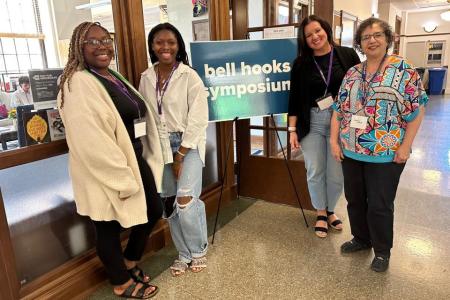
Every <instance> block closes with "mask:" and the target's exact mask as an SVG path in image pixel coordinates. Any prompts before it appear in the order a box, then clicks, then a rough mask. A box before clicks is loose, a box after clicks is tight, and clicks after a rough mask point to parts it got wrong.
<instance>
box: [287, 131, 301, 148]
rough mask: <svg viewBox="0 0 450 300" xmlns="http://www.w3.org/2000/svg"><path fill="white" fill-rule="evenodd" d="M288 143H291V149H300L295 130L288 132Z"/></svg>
mask: <svg viewBox="0 0 450 300" xmlns="http://www.w3.org/2000/svg"><path fill="white" fill-rule="evenodd" d="M289 144H291V149H300V144H299V142H298V136H297V132H295V131H292V132H289Z"/></svg>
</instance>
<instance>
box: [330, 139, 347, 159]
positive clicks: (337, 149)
mask: <svg viewBox="0 0 450 300" xmlns="http://www.w3.org/2000/svg"><path fill="white" fill-rule="evenodd" d="M330 146H331V155H332V156H333V158H334V159H335V160H337V161H339V162H341V161H342V160H343V159H344V154H343V153H342V149H341V145H339V143H338V142H336V141H335V142H331V141H330Z"/></svg>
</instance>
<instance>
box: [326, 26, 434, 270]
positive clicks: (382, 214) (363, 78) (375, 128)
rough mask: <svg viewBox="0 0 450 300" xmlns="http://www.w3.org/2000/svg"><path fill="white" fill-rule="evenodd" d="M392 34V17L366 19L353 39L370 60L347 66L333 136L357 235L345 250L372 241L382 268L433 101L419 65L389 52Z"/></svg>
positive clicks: (377, 267) (375, 263)
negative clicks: (406, 174)
mask: <svg viewBox="0 0 450 300" xmlns="http://www.w3.org/2000/svg"><path fill="white" fill-rule="evenodd" d="M393 40H394V36H393V33H392V30H391V28H390V26H389V24H387V23H386V22H385V21H382V20H379V19H376V18H369V19H367V20H365V21H363V22H362V23H361V25H360V26H359V27H358V29H357V31H356V33H355V38H354V46H355V48H356V49H358V50H359V51H360V52H361V53H363V54H364V55H366V57H367V60H366V61H364V62H363V63H361V64H359V65H357V66H355V67H353V68H351V69H350V70H349V71H348V72H347V74H346V76H345V78H344V80H343V82H342V85H341V88H340V90H339V94H338V97H337V99H336V101H335V103H334V105H333V108H334V110H335V111H334V112H333V117H332V121H331V138H330V142H331V145H332V151H333V156H334V158H335V159H336V160H337V161H342V168H343V173H344V183H345V184H344V191H345V197H346V198H347V201H348V205H347V209H348V214H349V219H350V226H351V231H352V235H353V239H352V240H350V241H348V242H345V243H344V244H343V245H342V246H341V251H342V252H343V253H352V252H356V251H360V250H364V249H370V248H372V247H373V250H374V253H375V257H374V259H373V261H372V264H371V269H372V270H374V271H376V272H384V271H386V270H387V268H388V266H389V259H390V254H391V248H392V241H393V225H394V224H393V223H394V199H395V194H396V192H397V186H398V183H399V179H400V175H401V173H402V171H403V169H404V167H405V163H406V161H407V160H408V158H409V156H410V153H411V145H412V143H413V140H414V137H415V135H416V133H417V130H418V129H419V126H420V123H421V122H422V119H423V115H424V112H425V108H424V106H425V104H426V103H427V101H428V97H427V95H426V94H425V91H424V89H423V86H422V82H421V80H420V77H419V75H418V73H417V71H416V70H415V69H414V67H413V66H412V65H411V64H410V63H409V62H408V61H407V60H405V59H403V58H401V57H399V56H396V55H389V54H388V49H389V48H390V47H391V45H392V42H393Z"/></svg>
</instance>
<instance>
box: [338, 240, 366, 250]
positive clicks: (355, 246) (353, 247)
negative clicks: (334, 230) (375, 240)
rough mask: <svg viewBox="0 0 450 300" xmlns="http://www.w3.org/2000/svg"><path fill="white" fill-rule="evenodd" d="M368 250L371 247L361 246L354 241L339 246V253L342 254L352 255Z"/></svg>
mask: <svg viewBox="0 0 450 300" xmlns="http://www.w3.org/2000/svg"><path fill="white" fill-rule="evenodd" d="M370 248H372V245H370V244H362V243H360V242H357V241H356V240H355V239H352V240H350V241H348V242H345V243H343V244H342V245H341V252H342V253H353V252H357V251H361V250H366V249H370Z"/></svg>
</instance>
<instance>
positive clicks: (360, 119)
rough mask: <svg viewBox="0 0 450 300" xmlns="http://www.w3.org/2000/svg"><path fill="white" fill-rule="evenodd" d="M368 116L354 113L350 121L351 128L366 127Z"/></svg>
mask: <svg viewBox="0 0 450 300" xmlns="http://www.w3.org/2000/svg"><path fill="white" fill-rule="evenodd" d="M367 119H368V117H365V116H357V115H353V116H352V120H351V122H350V127H351V128H358V129H366V126H367Z"/></svg>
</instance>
